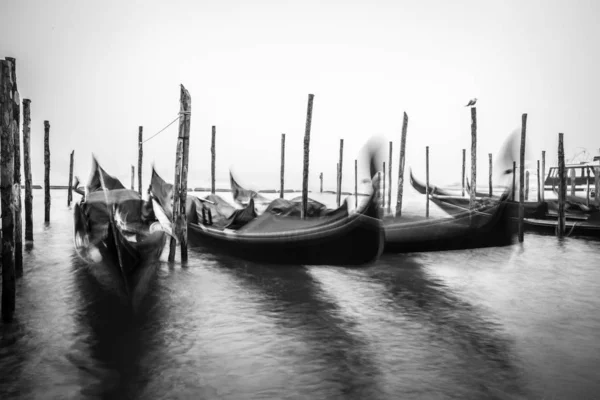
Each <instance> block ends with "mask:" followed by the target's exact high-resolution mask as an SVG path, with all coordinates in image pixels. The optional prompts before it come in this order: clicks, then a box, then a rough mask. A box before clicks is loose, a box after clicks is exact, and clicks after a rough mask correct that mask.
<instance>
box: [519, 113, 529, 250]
mask: <svg viewBox="0 0 600 400" xmlns="http://www.w3.org/2000/svg"><path fill="white" fill-rule="evenodd" d="M526 134H527V114H523V115H522V116H521V151H520V159H519V160H520V162H519V242H522V241H523V219H524V217H525V193H524V191H523V186H524V185H525V137H526Z"/></svg>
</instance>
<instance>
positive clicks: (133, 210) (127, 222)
mask: <svg viewBox="0 0 600 400" xmlns="http://www.w3.org/2000/svg"><path fill="white" fill-rule="evenodd" d="M157 211H158V210H157ZM168 230H169V227H164V226H163V225H161V223H159V221H158V220H157V218H156V215H155V213H154V208H153V206H152V204H151V203H149V202H145V201H144V200H142V199H141V196H140V195H139V194H138V193H137V192H135V191H133V190H129V189H126V188H125V187H124V186H123V184H121V182H120V181H119V180H118V179H116V178H115V177H112V176H110V175H108V174H107V173H106V172H105V171H104V170H103V169H102V168H101V167H100V166H99V165H98V163H97V161H96V160H95V159H94V168H93V172H92V177H91V179H90V182H89V183H88V185H87V187H86V192H85V196H84V198H83V199H82V201H81V202H79V203H77V204H75V206H74V230H73V234H74V242H75V249H76V251H77V253H78V254H79V256H80V257H81V258H83V259H84V260H85V261H86V262H88V263H90V264H96V265H104V266H108V268H110V269H111V273H112V275H114V276H117V277H118V279H119V280H120V281H122V283H123V284H124V288H125V290H126V291H127V292H128V293H131V292H132V291H133V290H134V289H135V287H136V285H137V283H138V282H139V281H140V279H141V277H142V275H144V271H143V269H144V268H145V267H146V266H148V265H149V264H150V262H151V261H153V260H155V259H157V258H158V257H160V255H161V253H162V250H163V248H164V245H165V242H166V233H165V231H168Z"/></svg>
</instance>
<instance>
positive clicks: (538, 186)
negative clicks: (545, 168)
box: [537, 160, 542, 203]
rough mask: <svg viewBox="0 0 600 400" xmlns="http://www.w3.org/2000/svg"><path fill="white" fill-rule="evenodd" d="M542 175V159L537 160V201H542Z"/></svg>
mask: <svg viewBox="0 0 600 400" xmlns="http://www.w3.org/2000/svg"><path fill="white" fill-rule="evenodd" d="M541 179H542V178H541V176H540V160H537V201H538V203H539V202H540V201H542V197H541V196H542V193H541Z"/></svg>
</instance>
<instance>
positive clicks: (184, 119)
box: [169, 85, 214, 263]
mask: <svg viewBox="0 0 600 400" xmlns="http://www.w3.org/2000/svg"><path fill="white" fill-rule="evenodd" d="M180 86H181V91H180V110H181V112H180V114H181V115H180V118H179V137H178V140H177V157H176V160H177V161H176V164H175V185H173V223H174V224H175V232H174V233H175V235H176V236H177V237H178V238H179V241H180V246H181V262H182V263H183V262H186V261H187V259H188V254H187V217H186V212H185V206H186V199H187V177H188V159H189V149H190V124H191V113H192V98H191V96H190V93H189V92H188V91H187V90H186V89H185V87H184V86H183V85H180ZM213 143H214V141H213ZM213 182H214V181H213ZM176 244H177V243H176V241H175V239H174V238H171V243H170V249H169V250H170V251H169V262H173V261H175V250H176Z"/></svg>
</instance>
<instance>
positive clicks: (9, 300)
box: [0, 60, 16, 322]
mask: <svg viewBox="0 0 600 400" xmlns="http://www.w3.org/2000/svg"><path fill="white" fill-rule="evenodd" d="M11 69H12V63H11V62H10V61H9V60H0V148H1V150H0V153H1V154H0V155H1V157H0V199H1V200H0V201H1V205H2V319H3V321H5V322H11V321H12V319H13V315H14V312H15V294H16V275H15V258H14V256H15V253H14V250H15V249H14V246H15V225H14V213H13V183H14V179H15V176H14V140H15V136H14V129H16V121H15V120H14V112H13V99H12V77H11Z"/></svg>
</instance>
